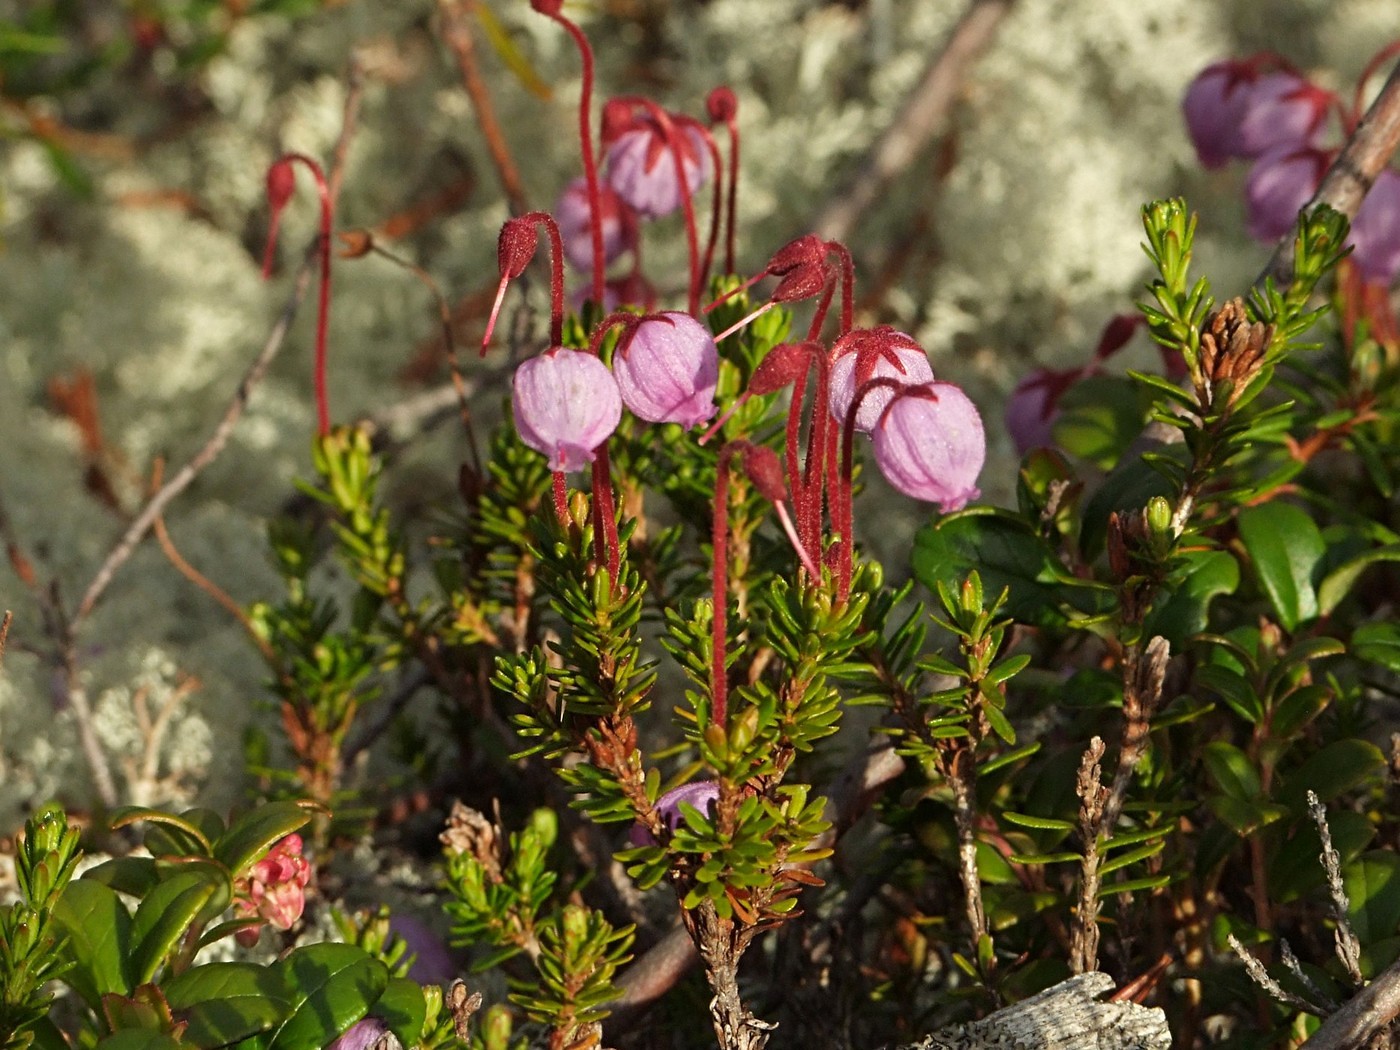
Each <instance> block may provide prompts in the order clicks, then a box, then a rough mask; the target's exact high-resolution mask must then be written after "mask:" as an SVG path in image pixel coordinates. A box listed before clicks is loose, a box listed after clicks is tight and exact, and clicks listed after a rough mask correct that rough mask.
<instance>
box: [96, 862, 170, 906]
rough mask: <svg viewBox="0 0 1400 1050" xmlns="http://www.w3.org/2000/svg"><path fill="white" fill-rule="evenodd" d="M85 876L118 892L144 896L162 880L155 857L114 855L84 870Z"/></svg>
mask: <svg viewBox="0 0 1400 1050" xmlns="http://www.w3.org/2000/svg"><path fill="white" fill-rule="evenodd" d="M83 878H85V879H92V880H93V881H94V882H100V883H102V884H103V885H105V886H111V887H112V889H114V890H116V891H117V892H118V893H125V894H128V895H130V896H132V897H144V896H145V895H146V894H147V893H149V892H150V891H151V890H153V889H155V886H156V883H158V882H159V881H160V872H158V871H157V870H156V860H155V858H154V857H114V858H112V859H111V860H107V861H103V862H102V863H101V864H99V865H97V866H96V867H95V868H89V869H88V870H87V871H85V872H83Z"/></svg>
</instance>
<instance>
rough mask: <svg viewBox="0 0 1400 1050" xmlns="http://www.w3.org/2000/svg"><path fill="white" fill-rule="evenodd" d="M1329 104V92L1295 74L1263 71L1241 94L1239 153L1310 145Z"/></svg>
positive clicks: (1259, 153)
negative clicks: (1242, 105) (1242, 100)
mask: <svg viewBox="0 0 1400 1050" xmlns="http://www.w3.org/2000/svg"><path fill="white" fill-rule="evenodd" d="M1331 104H1332V94H1331V93H1330V92H1329V91H1327V90H1325V89H1324V88H1320V87H1318V86H1317V85H1316V84H1313V83H1310V82H1309V81H1307V80H1304V79H1303V78H1302V77H1300V76H1298V74H1296V73H1287V72H1279V73H1266V74H1265V75H1264V76H1261V77H1260V78H1259V79H1258V80H1256V81H1254V83H1253V84H1251V85H1249V88H1248V90H1247V91H1246V93H1245V102H1244V107H1243V111H1242V113H1241V114H1240V126H1239V143H1238V149H1239V156H1242V157H1248V158H1254V157H1262V156H1263V155H1264V154H1265V153H1269V152H1272V151H1274V150H1279V149H1302V148H1304V147H1306V146H1311V145H1312V144H1313V139H1314V138H1315V137H1316V136H1317V132H1318V131H1319V129H1321V127H1322V122H1323V121H1324V120H1325V119H1326V117H1327V107H1328V106H1330V105H1331Z"/></svg>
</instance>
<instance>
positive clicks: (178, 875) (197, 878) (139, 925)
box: [131, 871, 219, 984]
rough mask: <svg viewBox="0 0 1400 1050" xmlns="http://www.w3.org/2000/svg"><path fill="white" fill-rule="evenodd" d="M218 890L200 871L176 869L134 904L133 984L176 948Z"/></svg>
mask: <svg viewBox="0 0 1400 1050" xmlns="http://www.w3.org/2000/svg"><path fill="white" fill-rule="evenodd" d="M218 891H219V886H218V885H217V884H216V883H215V882H214V881H213V880H212V878H211V876H210V875H209V874H207V873H205V872H202V871H178V872H175V873H174V874H172V875H169V876H167V877H166V878H165V879H164V880H163V881H162V882H161V883H160V884H159V885H157V886H156V887H155V888H154V889H153V890H151V892H150V893H148V894H147V895H146V896H145V898H144V899H143V900H142V901H141V903H140V905H138V906H137V908H136V915H135V918H134V919H133V922H132V927H131V944H132V952H131V970H132V979H133V980H134V981H135V983H136V984H145V983H146V982H147V981H149V980H151V979H152V978H153V977H155V973H156V970H157V969H159V967H160V965H161V963H162V962H163V961H164V960H165V959H166V957H167V956H168V955H169V954H170V953H171V952H172V951H174V950H175V948H176V947H177V946H178V945H179V943H180V941H181V940H182V939H183V938H184V936H185V931H186V930H188V929H189V928H190V924H191V923H192V922H194V920H195V918H196V917H197V916H198V915H199V913H200V912H201V911H202V910H203V909H204V906H205V905H206V904H208V903H209V901H210V899H211V898H212V897H213V896H214V895H215V894H216V893H217V892H218Z"/></svg>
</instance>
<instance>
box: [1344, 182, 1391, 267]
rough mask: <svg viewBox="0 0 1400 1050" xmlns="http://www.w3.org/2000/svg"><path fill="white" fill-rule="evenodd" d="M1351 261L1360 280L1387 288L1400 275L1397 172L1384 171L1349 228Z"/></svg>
mask: <svg viewBox="0 0 1400 1050" xmlns="http://www.w3.org/2000/svg"><path fill="white" fill-rule="evenodd" d="M1351 241H1352V244H1353V246H1354V247H1355V249H1356V250H1355V251H1353V252H1352V254H1351V260H1352V262H1354V263H1355V264H1356V268H1357V270H1358V271H1359V272H1360V273H1361V277H1362V279H1363V280H1366V281H1370V282H1375V283H1379V284H1384V285H1389V284H1391V283H1392V282H1393V281H1394V280H1395V275H1396V273H1397V272H1400V172H1396V171H1395V170H1394V169H1393V168H1386V169H1385V170H1384V171H1382V172H1381V173H1380V175H1379V177H1377V179H1376V182H1375V185H1374V186H1372V187H1371V192H1370V193H1368V194H1366V199H1365V200H1364V201H1362V202H1361V210H1360V211H1358V212H1357V213H1356V221H1355V222H1354V223H1352V227H1351Z"/></svg>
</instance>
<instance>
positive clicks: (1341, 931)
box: [1307, 790, 1365, 988]
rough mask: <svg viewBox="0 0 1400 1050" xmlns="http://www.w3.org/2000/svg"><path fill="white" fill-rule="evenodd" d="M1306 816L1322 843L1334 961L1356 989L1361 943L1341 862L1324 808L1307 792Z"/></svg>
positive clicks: (1358, 980)
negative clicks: (1351, 915)
mask: <svg viewBox="0 0 1400 1050" xmlns="http://www.w3.org/2000/svg"><path fill="white" fill-rule="evenodd" d="M1307 798H1308V812H1309V813H1310V814H1311V815H1312V818H1313V823H1315V824H1316V825H1317V834H1318V837H1319V838H1321V839H1322V855H1321V856H1320V857H1319V859H1320V860H1321V861H1322V870H1323V871H1324V872H1325V873H1326V874H1327V890H1328V893H1329V895H1330V896H1331V898H1332V918H1333V920H1334V921H1335V922H1336V924H1337V930H1336V942H1337V958H1338V959H1340V960H1341V961H1342V965H1343V966H1344V967H1345V968H1346V971H1347V974H1348V976H1350V977H1351V980H1352V983H1353V984H1355V985H1356V986H1357V987H1358V988H1359V987H1361V985H1363V984H1364V983H1365V978H1364V977H1363V976H1362V975H1361V943H1360V942H1359V941H1358V940H1357V939H1356V931H1355V930H1353V929H1352V927H1351V919H1350V918H1348V913H1349V912H1350V911H1351V901H1350V900H1349V899H1348V897H1347V891H1346V887H1345V886H1344V885H1343V884H1342V858H1341V857H1340V856H1339V855H1338V854H1337V851H1336V849H1335V848H1334V847H1333V845H1332V829H1331V828H1330V827H1329V826H1328V824H1327V808H1326V807H1325V806H1324V805H1323V804H1322V803H1321V802H1320V801H1319V800H1318V797H1317V794H1316V793H1315V792H1313V791H1312V790H1309V791H1308V796H1307Z"/></svg>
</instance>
